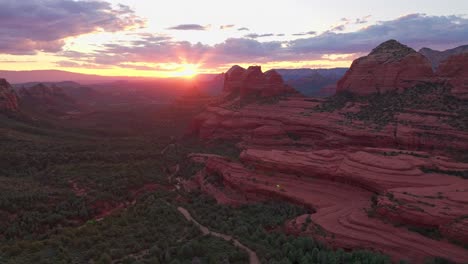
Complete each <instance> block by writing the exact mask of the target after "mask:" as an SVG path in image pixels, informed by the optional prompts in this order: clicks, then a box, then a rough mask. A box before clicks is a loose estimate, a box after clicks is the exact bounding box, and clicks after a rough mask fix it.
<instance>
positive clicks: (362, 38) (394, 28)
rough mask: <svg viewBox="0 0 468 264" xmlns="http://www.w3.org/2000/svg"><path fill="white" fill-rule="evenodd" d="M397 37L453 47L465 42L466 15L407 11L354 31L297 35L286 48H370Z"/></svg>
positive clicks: (420, 44)
mask: <svg viewBox="0 0 468 264" xmlns="http://www.w3.org/2000/svg"><path fill="white" fill-rule="evenodd" d="M389 39H396V40H398V41H400V42H402V43H404V44H406V45H409V46H411V47H414V48H416V49H417V48H421V47H423V46H440V47H445V48H449V47H454V46H455V45H462V44H466V43H468V19H466V18H465V17H463V16H454V15H453V16H428V15H425V14H410V15H406V16H403V17H400V18H397V19H395V20H389V21H380V22H378V23H377V24H375V25H370V26H367V27H365V28H362V29H360V30H358V31H355V32H346V33H336V32H330V31H327V32H325V33H322V34H320V35H317V36H314V37H311V38H306V39H297V40H293V41H291V42H290V43H289V48H290V49H291V51H293V52H298V53H310V52H312V53H356V52H369V51H370V50H371V49H372V48H374V47H375V46H377V45H378V44H380V43H382V42H384V41H386V40H389Z"/></svg>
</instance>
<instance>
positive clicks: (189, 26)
mask: <svg viewBox="0 0 468 264" xmlns="http://www.w3.org/2000/svg"><path fill="white" fill-rule="evenodd" d="M208 28H209V26H202V25H199V24H181V25H177V26H173V27H170V28H168V29H170V30H207V29H208Z"/></svg>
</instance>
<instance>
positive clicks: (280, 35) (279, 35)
mask: <svg viewBox="0 0 468 264" xmlns="http://www.w3.org/2000/svg"><path fill="white" fill-rule="evenodd" d="M276 36H277V37H284V36H286V35H285V34H283V33H281V34H276Z"/></svg>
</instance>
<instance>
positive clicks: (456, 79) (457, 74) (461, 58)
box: [437, 53, 468, 99]
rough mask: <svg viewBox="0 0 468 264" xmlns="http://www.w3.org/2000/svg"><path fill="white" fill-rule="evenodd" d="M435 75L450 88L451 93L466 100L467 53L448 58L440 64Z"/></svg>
mask: <svg viewBox="0 0 468 264" xmlns="http://www.w3.org/2000/svg"><path fill="white" fill-rule="evenodd" d="M437 75H438V76H439V77H441V78H443V79H446V80H447V81H448V82H449V83H450V85H451V86H452V93H453V94H454V95H455V96H457V97H461V98H464V99H468V53H463V54H458V55H454V56H451V57H449V58H448V59H447V60H446V61H444V62H443V63H442V64H440V66H439V69H438V70H437Z"/></svg>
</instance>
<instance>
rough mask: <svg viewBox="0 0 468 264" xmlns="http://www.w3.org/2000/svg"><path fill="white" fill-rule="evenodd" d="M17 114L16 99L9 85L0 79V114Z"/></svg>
mask: <svg viewBox="0 0 468 264" xmlns="http://www.w3.org/2000/svg"><path fill="white" fill-rule="evenodd" d="M3 111H6V112H17V111H18V97H17V96H16V93H15V91H14V90H13V88H12V87H11V85H10V84H9V83H8V82H7V81H6V80H5V79H0V112H3Z"/></svg>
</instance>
